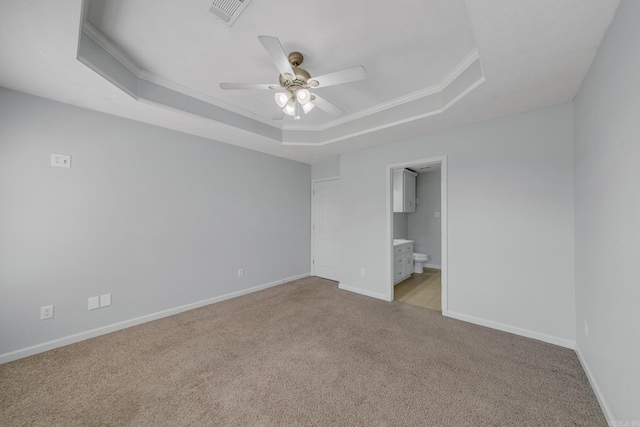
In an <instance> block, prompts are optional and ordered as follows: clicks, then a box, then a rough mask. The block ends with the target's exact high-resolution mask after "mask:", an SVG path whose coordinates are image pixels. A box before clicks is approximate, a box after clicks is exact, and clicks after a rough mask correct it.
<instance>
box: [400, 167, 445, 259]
mask: <svg viewBox="0 0 640 427" xmlns="http://www.w3.org/2000/svg"><path fill="white" fill-rule="evenodd" d="M440 193H441V191H440V172H426V173H421V174H418V177H417V179H416V198H417V199H418V203H417V204H416V211H415V212H414V213H411V214H407V217H408V221H407V222H408V224H407V230H408V236H409V239H411V240H413V241H414V244H413V251H414V252H420V253H423V254H427V255H429V261H427V265H429V266H433V267H439V266H440V265H441V263H442V258H441V244H440V232H441V224H440V223H441V218H440V217H436V216H435V213H436V212H440V211H441V208H440V206H441V204H442V203H441V200H440Z"/></svg>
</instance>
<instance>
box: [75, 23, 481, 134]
mask: <svg viewBox="0 0 640 427" xmlns="http://www.w3.org/2000/svg"><path fill="white" fill-rule="evenodd" d="M81 31H82V32H84V33H85V34H87V36H89V37H90V38H91V39H93V40H94V41H95V42H96V43H97V44H98V45H99V46H100V47H102V48H103V49H104V50H105V51H106V52H108V53H109V54H110V55H111V56H112V57H113V58H115V59H116V61H118V62H120V63H121V64H122V65H123V66H124V67H125V68H127V69H128V70H129V71H131V72H132V73H133V74H134V75H135V76H136V77H138V78H140V79H143V80H146V81H148V82H151V83H154V84H156V85H158V86H162V87H165V88H167V89H171V90H174V91H176V92H178V93H182V94H184V95H187V96H190V97H193V98H196V99H199V100H201V101H203V102H206V103H209V104H211V105H215V106H217V107H220V108H224V109H227V110H229V111H232V112H234V113H236V114H239V115H242V116H244V117H247V118H250V119H253V120H256V121H259V122H261V123H263V124H266V125H268V126H272V127H274V128H276V129H279V130H281V131H302V132H304V131H311V132H320V131H324V130H327V129H330V128H333V127H335V126H338V125H341V124H344V123H348V122H350V121H353V120H357V119H361V118H364V117H367V116H370V115H372V114H376V113H379V112H382V111H386V110H388V109H390V108H395V107H398V106H401V105H404V104H406V103H408V102H412V101H415V100H418V99H421V98H424V97H427V96H431V95H434V94H438V93H442V91H444V90H445V89H446V88H447V87H448V86H449V85H450V84H451V83H452V82H453V81H455V80H456V79H457V78H458V77H460V76H461V75H462V74H463V73H464V72H465V71H466V70H467V69H469V67H471V65H473V64H474V63H475V62H476V61H480V54H479V52H478V48H477V47H476V48H474V49H473V50H472V51H471V52H470V53H468V54H467V56H465V57H464V58H463V59H462V61H460V62H459V63H458V64H456V65H455V66H454V67H453V68H452V69H451V71H450V72H449V73H448V74H447V75H446V76H445V77H444V78H443V79H442V80H441V81H440V82H438V83H436V84H434V85H432V86H429V87H426V88H423V89H420V90H417V91H414V92H411V93H409V94H407V95H404V96H401V97H398V98H395V99H392V100H390V101H386V102H383V103H380V104H378V105H375V106H372V107H370V108H367V109H364V110H361V111H359V112H357V113H353V114H348V115H345V116H343V117H340V118H339V119H336V120H332V121H329V122H327V123H324V124H322V125H317V126H285V125H281V124H278V123H274V121H273V120H271V119H269V118H267V117H263V116H260V115H257V114H254V113H251V112H249V111H247V110H245V109H243V108H239V107H235V106H233V105H231V104H229V103H226V102H224V101H222V100H220V99H218V98H213V97H211V96H209V95H206V94H204V93H202V92H199V91H197V90H195V89H191V88H188V87H186V86H183V85H180V84H178V83H175V82H172V81H169V80H166V79H164V78H161V77H159V76H156V75H153V74H151V73H149V72H147V71H145V70H143V69H141V68H140V67H139V66H138V65H137V64H136V63H135V62H134V61H133V60H132V59H131V58H129V57H128V56H127V55H125V54H124V53H123V52H122V51H121V50H120V49H118V48H117V47H116V46H115V44H113V43H112V42H111V41H110V40H109V39H108V38H107V37H105V36H104V34H102V33H101V32H100V31H99V30H98V29H97V28H96V27H94V26H93V25H92V24H91V23H90V22H88V21H86V20H84V21H83V22H82V25H81ZM91 69H92V70H93V71H95V72H97V73H98V74H100V75H102V76H104V74H105V73H103V72H99V71H97V70H98V68H97V67H91ZM481 73H482V77H481V78H480V79H479V80H477V81H476V82H475V83H474V84H472V85H471V86H470V87H468V88H467V89H466V90H464V91H463V92H462V93H460V94H459V95H458V96H456V97H455V98H454V99H453V100H451V101H450V102H449V103H447V104H446V105H444V106H442V107H441V108H439V109H437V110H434V111H430V112H427V113H424V114H419V115H415V116H412V117H407V118H405V119H402V120H396V121H393V122H391V123H387V124H384V125H381V126H377V127H374V128H371V129H366V130H364V131H360V132H355V133H352V134H349V135H345V136H341V137H338V138H334V139H330V140H326V141H322V142H320V143H312V142H285V141H281V142H282V144H284V145H301V146H306V145H312V146H318V145H326V144H331V143H334V142H338V141H341V140H344V139H348V138H352V137H356V136H359V135H363V134H367V133H370V132H374V131H378V130H382V129H386V128H389V127H393V126H397V125H400V124H403V123H407V122H411V121H415V120H419V119H422V118H425V117H429V116H432V115H436V114H440V113H442V112H444V111H446V110H447V109H448V108H449V107H450V106H451V105H453V104H455V103H456V102H457V101H458V100H460V99H461V98H462V97H464V96H465V95H467V94H468V93H469V92H471V91H472V90H473V89H475V88H476V87H477V86H478V85H480V84H482V83H483V82H484V81H485V77H484V72H483V71H482V68H481ZM109 81H111V80H109ZM111 82H112V81H111ZM112 83H113V82H112ZM118 87H119V86H118ZM172 109H173V110H174V111H176V110H177V111H181V110H180V109H178V108H172ZM209 120H213V119H209Z"/></svg>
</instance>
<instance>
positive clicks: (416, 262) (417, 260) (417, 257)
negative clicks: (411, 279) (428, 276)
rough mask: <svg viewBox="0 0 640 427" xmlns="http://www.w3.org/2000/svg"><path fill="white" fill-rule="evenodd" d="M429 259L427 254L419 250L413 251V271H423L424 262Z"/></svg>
mask: <svg viewBox="0 0 640 427" xmlns="http://www.w3.org/2000/svg"><path fill="white" fill-rule="evenodd" d="M428 260H429V255H427V254H421V253H419V252H414V253H413V272H414V273H424V263H425V262H427V261H428Z"/></svg>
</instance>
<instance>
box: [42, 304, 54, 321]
mask: <svg viewBox="0 0 640 427" xmlns="http://www.w3.org/2000/svg"><path fill="white" fill-rule="evenodd" d="M52 317H53V306H52V305H45V306H44V307H40V320H44V319H51V318H52Z"/></svg>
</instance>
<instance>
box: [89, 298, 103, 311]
mask: <svg viewBox="0 0 640 427" xmlns="http://www.w3.org/2000/svg"><path fill="white" fill-rule="evenodd" d="M98 308H100V297H91V298H89V310H96V309H98Z"/></svg>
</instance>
